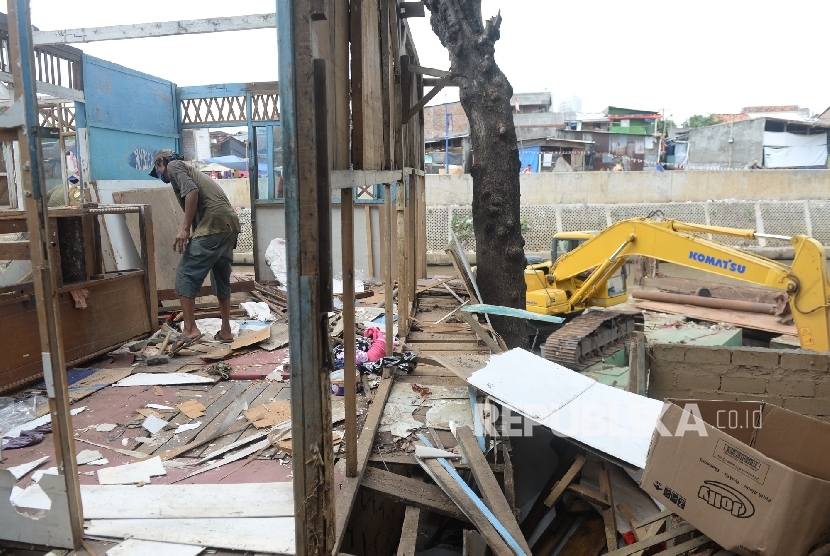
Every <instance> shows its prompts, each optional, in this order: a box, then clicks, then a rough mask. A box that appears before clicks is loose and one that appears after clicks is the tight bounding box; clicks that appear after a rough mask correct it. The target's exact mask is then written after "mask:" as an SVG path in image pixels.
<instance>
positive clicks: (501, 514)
mask: <svg viewBox="0 0 830 556" xmlns="http://www.w3.org/2000/svg"><path fill="white" fill-rule="evenodd" d="M455 436H456V438H457V439H458V443H459V445H460V447H461V451H462V452H463V454H464V457H465V458H466V459H467V463H468V464H469V466H470V470H471V471H472V473H473V478H475V480H476V485H478V490H479V492H481V496H482V498H483V499H484V503H485V504H486V505H487V507H488V508H490V511H491V512H493V515H495V516H496V519H498V520H499V522H501V524H502V525H503V526H504V528H505V529H507V531H508V532H509V533H510V535H511V536H512V537H513V538H514V539H515V540H516V542H517V543H518V544H519V546H520V547H521V548H522V550H524V551H525V553H526V554H530V547H529V546H528V545H527V541H526V540H525V538H524V535H523V534H522V530H521V529H520V528H519V523H518V522H517V521H516V515H515V514H514V513H513V509H512V508H511V507H510V504H509V503H508V502H507V498H505V496H504V493H503V492H502V490H501V487H499V483H498V481H496V477H495V475H493V472H492V471H491V470H490V466H489V464H488V463H487V459H486V458H485V457H484V454H483V453H482V451H481V448H480V447H479V445H478V440H476V437H475V436H474V435H473V431H472V430H470V427H458V428H457V429H456V430H455Z"/></svg>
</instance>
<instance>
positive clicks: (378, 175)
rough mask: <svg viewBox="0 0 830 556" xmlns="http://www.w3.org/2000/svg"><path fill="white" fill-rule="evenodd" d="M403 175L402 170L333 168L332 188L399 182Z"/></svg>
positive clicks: (352, 187)
mask: <svg viewBox="0 0 830 556" xmlns="http://www.w3.org/2000/svg"><path fill="white" fill-rule="evenodd" d="M401 176H403V172H402V171H401V170H332V171H331V188H332V189H354V188H356V187H364V188H365V187H370V186H373V185H381V184H386V183H397V182H399V181H400V180H401ZM366 208H368V207H366Z"/></svg>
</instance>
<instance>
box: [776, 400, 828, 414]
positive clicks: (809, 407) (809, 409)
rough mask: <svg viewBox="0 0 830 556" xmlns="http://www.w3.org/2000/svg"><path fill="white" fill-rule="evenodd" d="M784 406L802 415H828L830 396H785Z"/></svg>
mask: <svg viewBox="0 0 830 556" xmlns="http://www.w3.org/2000/svg"><path fill="white" fill-rule="evenodd" d="M784 408H785V409H789V410H790V411H795V412H796V413H801V414H802V415H809V416H818V415H821V416H825V417H826V416H830V398H787V399H785V400H784Z"/></svg>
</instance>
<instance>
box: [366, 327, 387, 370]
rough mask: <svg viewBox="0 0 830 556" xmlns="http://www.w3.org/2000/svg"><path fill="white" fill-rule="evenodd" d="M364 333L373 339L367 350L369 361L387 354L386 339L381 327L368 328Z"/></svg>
mask: <svg viewBox="0 0 830 556" xmlns="http://www.w3.org/2000/svg"><path fill="white" fill-rule="evenodd" d="M363 335H364V336H365V337H367V338H370V339H371V340H372V347H371V348H369V351H367V352H366V355H367V356H368V357H369V362H370V363H374V362H375V361H379V360H380V359H382V358H383V357H384V356H385V355H386V340H385V339H384V334H383V332H381V330H380V328H375V327H372V328H367V329H366V331H365V332H364V333H363Z"/></svg>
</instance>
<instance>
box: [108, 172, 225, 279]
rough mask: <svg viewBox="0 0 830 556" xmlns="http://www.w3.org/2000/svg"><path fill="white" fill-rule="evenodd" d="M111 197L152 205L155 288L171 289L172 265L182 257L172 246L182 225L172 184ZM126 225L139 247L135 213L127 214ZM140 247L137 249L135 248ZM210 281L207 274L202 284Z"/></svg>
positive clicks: (127, 202) (174, 272) (174, 270)
mask: <svg viewBox="0 0 830 556" xmlns="http://www.w3.org/2000/svg"><path fill="white" fill-rule="evenodd" d="M112 198H113V200H114V201H115V202H116V203H120V204H142V205H151V206H152V207H153V237H154V239H155V256H156V288H157V289H159V290H169V289H173V286H174V282H175V279H176V266H177V265H178V264H179V259H181V258H182V256H181V255H179V253H178V251H175V250H174V249H173V240H174V239H175V238H176V236H177V235H178V233H179V232H180V231H181V229H182V224H183V223H184V211H183V210H182V207H181V205H179V202H178V201H177V200H176V194H175V193H174V192H173V188H172V187H161V188H151V189H133V190H130V191H119V192H117V193H113V195H112ZM126 218H127V228H128V229H129V230H130V236H131V237H132V239H133V243H135V246H136V249H139V246H140V242H139V233H138V216H137V215H132V214H131V215H127V216H126ZM139 250H140V249H139ZM209 283H210V276H208V278H207V279H206V280H205V284H209Z"/></svg>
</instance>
